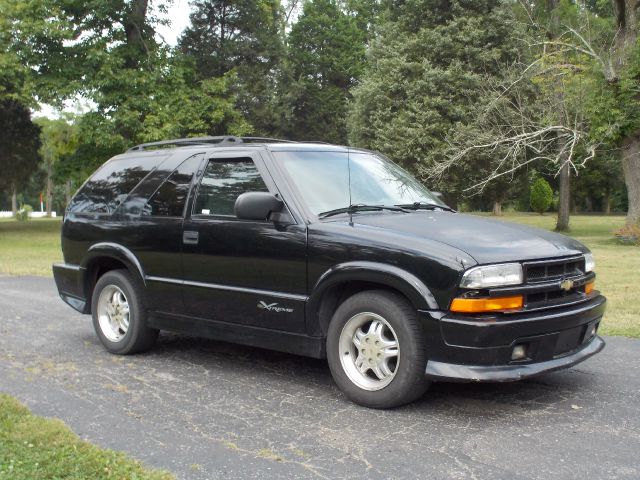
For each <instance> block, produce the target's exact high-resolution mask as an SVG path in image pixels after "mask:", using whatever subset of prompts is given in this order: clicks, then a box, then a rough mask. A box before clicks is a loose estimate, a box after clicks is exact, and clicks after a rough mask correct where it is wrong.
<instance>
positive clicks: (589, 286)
mask: <svg viewBox="0 0 640 480" xmlns="http://www.w3.org/2000/svg"><path fill="white" fill-rule="evenodd" d="M594 288H596V282H595V281H592V282H589V283H587V284H586V285H585V286H584V293H586V294H587V295H589V294H590V293H591V292H593V289H594Z"/></svg>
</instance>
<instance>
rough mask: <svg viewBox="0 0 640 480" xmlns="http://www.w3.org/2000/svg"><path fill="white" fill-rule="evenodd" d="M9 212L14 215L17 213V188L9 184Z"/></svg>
mask: <svg viewBox="0 0 640 480" xmlns="http://www.w3.org/2000/svg"><path fill="white" fill-rule="evenodd" d="M11 213H13V216H14V217H15V216H16V213H18V189H17V188H16V186H15V185H12V186H11Z"/></svg>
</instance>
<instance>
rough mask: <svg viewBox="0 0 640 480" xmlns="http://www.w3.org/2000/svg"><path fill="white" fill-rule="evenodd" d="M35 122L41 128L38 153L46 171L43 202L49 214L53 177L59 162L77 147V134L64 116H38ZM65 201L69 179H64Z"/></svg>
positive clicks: (73, 126) (69, 188)
mask: <svg viewBox="0 0 640 480" xmlns="http://www.w3.org/2000/svg"><path fill="white" fill-rule="evenodd" d="M36 123H37V124H38V125H39V126H40V128H41V133H40V141H41V147H40V155H41V157H42V160H43V162H44V169H45V172H46V185H45V192H46V193H45V203H46V211H47V216H48V217H50V216H51V210H52V208H53V192H54V179H55V177H56V175H55V174H56V172H59V171H60V169H59V168H57V166H58V164H59V163H60V162H63V161H64V160H66V159H68V158H69V157H71V156H72V155H73V154H74V153H75V152H76V150H77V148H78V134H77V128H76V126H75V125H74V124H73V123H72V122H70V121H69V119H66V118H59V119H56V120H51V119H48V118H39V119H37V120H36ZM65 183H66V189H67V192H68V193H67V195H66V197H67V198H66V201H67V203H68V202H69V200H70V198H69V197H70V193H71V192H70V190H71V179H70V178H67V179H65Z"/></svg>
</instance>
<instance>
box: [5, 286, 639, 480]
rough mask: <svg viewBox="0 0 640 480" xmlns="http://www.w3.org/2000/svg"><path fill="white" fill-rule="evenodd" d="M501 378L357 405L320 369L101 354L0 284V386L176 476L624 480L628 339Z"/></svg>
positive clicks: (50, 312) (282, 358) (55, 315)
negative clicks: (394, 405) (560, 368)
mask: <svg viewBox="0 0 640 480" xmlns="http://www.w3.org/2000/svg"><path fill="white" fill-rule="evenodd" d="M606 340H607V344H608V345H607V348H606V349H605V350H604V352H602V353H601V354H600V355H598V356H596V357H594V358H592V359H590V360H587V361H586V362H585V363H583V364H581V365H578V366H577V367H576V368H572V369H570V370H567V371H564V372H557V373H552V374H549V375H547V376H544V377H540V378H537V379H531V380H528V381H523V382H519V383H512V384H483V385H479V384H473V385H459V384H436V385H433V386H432V387H431V389H430V390H429V391H428V392H427V394H426V395H425V396H424V397H423V398H422V399H421V400H419V401H418V402H416V403H414V404H412V405H410V406H407V407H403V408H400V409H396V410H392V411H376V410H368V409H365V408H361V407H358V406H356V405H354V404H352V403H350V402H349V401H347V400H346V399H345V398H344V397H343V396H342V395H341V393H340V392H339V391H338V390H337V388H336V387H335V386H334V385H333V383H332V381H331V377H330V374H329V370H328V367H327V366H326V364H325V363H324V362H322V361H318V360H310V359H306V358H302V357H297V356H294V355H287V354H281V353H275V352H270V351H266V350H260V349H255V348H247V347H241V346H236V345H230V344H225V343H220V342H214V341H209V340H202V339H196V338H191V337H186V336H179V335H170V334H162V335H161V337H160V340H159V342H158V345H157V346H156V348H155V349H154V350H152V351H151V352H150V353H148V354H144V355H137V356H131V357H118V356H113V355H110V354H108V353H107V352H106V351H105V350H103V349H102V347H101V345H100V344H99V342H98V340H97V338H96V337H95V335H94V333H93V329H92V326H91V322H90V318H89V317H88V316H83V315H79V314H77V313H75V312H74V311H73V310H71V308H69V307H67V306H66V305H65V304H63V302H62V301H61V300H60V299H59V298H58V296H57V294H56V291H55V287H54V285H53V281H52V280H51V279H45V278H19V277H0V366H1V368H0V392H6V393H10V394H12V395H14V396H16V397H18V398H19V399H20V400H22V401H23V402H25V403H26V404H27V405H28V406H29V407H30V408H31V409H32V410H33V411H34V412H35V413H37V414H40V415H45V416H52V417H59V418H61V419H62V420H64V421H65V422H66V423H67V424H68V425H70V426H71V428H73V430H74V431H75V432H76V433H78V434H79V435H80V436H81V437H83V438H85V439H87V440H89V441H91V442H93V443H95V444H98V445H101V446H103V447H109V448H113V449H117V450H123V451H125V452H127V453H129V454H130V455H132V456H133V457H135V458H137V459H140V460H142V461H143V462H145V463H146V464H147V465H150V466H154V467H160V468H165V469H168V470H170V471H172V472H174V473H175V474H176V475H177V476H178V478H184V479H192V478H193V479H216V478H251V479H253V478H269V479H278V478H287V479H290V478H331V479H334V478H349V479H350V480H353V479H377V478H380V479H389V478H411V479H414V478H429V479H441V478H442V479H458V478H460V479H462V478H470V479H484V478H492V479H503V478H504V479H521V478H522V479H525V478H526V479H544V480H548V479H551V478H553V479H556V478H563V479H574V478H575V479H584V478H594V479H596V478H597V479H610V478H629V479H631V478H633V479H638V478H640V405H639V401H638V396H639V392H640V341H637V340H630V339H624V338H607V339H606Z"/></svg>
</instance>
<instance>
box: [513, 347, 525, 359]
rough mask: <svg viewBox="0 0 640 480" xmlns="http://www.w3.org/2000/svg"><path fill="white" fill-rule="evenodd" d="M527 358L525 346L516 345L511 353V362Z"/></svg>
mask: <svg viewBox="0 0 640 480" xmlns="http://www.w3.org/2000/svg"><path fill="white" fill-rule="evenodd" d="M525 358H527V346H526V345H516V346H515V347H513V352H511V360H524V359H525Z"/></svg>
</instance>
